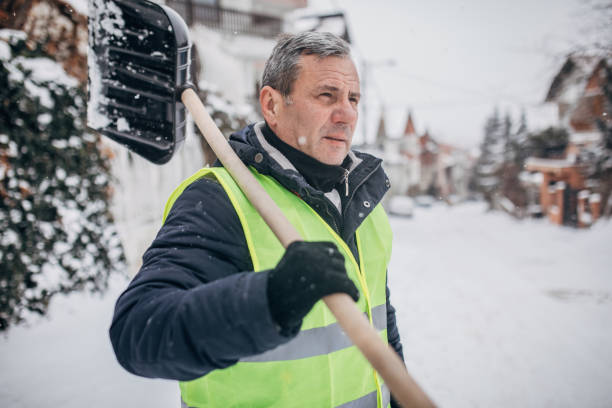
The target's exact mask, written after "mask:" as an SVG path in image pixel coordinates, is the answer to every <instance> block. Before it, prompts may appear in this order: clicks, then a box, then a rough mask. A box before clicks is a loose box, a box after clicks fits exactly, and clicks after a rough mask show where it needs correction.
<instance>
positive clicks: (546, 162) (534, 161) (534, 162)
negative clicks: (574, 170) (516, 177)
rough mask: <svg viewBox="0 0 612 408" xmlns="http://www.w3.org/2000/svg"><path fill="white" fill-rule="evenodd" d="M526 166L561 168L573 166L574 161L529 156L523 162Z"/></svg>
mask: <svg viewBox="0 0 612 408" xmlns="http://www.w3.org/2000/svg"><path fill="white" fill-rule="evenodd" d="M525 165H526V166H527V167H548V168H555V169H562V168H565V167H573V166H574V163H573V162H571V161H569V160H565V159H541V158H537V157H530V158H528V159H527V161H526V162H525Z"/></svg>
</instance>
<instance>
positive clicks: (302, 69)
mask: <svg viewBox="0 0 612 408" xmlns="http://www.w3.org/2000/svg"><path fill="white" fill-rule="evenodd" d="M328 82H329V83H335V84H336V85H345V86H348V87H349V88H350V90H351V91H352V92H359V85H360V84H359V73H358V72H357V67H356V64H355V61H354V60H353V59H352V58H351V57H350V56H348V55H347V56H327V57H321V56H319V55H309V54H302V55H301V56H300V59H299V60H298V71H297V76H296V81H295V82H294V83H301V84H304V83H306V84H309V85H315V84H317V85H320V84H321V83H328Z"/></svg>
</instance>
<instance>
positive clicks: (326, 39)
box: [261, 31, 351, 98]
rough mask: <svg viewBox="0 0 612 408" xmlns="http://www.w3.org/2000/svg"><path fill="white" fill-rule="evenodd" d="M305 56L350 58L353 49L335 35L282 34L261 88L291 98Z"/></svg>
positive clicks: (307, 32) (313, 32)
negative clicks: (302, 58) (302, 57)
mask: <svg viewBox="0 0 612 408" xmlns="http://www.w3.org/2000/svg"><path fill="white" fill-rule="evenodd" d="M302 55H317V56H318V57H319V58H325V57H332V56H334V57H349V56H350V55H351V49H350V47H349V44H348V43H347V42H346V41H344V40H343V39H342V38H340V37H338V36H336V35H334V34H332V33H323V32H316V31H305V32H301V33H298V34H283V35H281V36H280V37H279V39H278V42H277V43H276V46H274V49H273V50H272V54H271V55H270V58H268V61H266V66H265V68H264V72H263V78H262V81H261V86H262V87H264V86H266V85H267V86H270V87H272V88H274V89H276V90H277V91H279V92H280V93H281V95H283V96H284V97H285V98H286V97H288V96H289V94H290V93H291V88H292V86H293V83H294V82H295V80H296V79H297V77H298V74H299V72H300V65H299V61H300V57H301V56H302Z"/></svg>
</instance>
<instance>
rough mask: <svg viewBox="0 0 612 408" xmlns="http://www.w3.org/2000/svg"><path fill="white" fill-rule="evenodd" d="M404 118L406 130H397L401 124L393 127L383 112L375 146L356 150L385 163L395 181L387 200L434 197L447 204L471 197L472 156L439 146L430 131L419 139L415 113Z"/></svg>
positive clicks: (442, 145)
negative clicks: (394, 197)
mask: <svg viewBox="0 0 612 408" xmlns="http://www.w3.org/2000/svg"><path fill="white" fill-rule="evenodd" d="M404 117H405V121H404V122H403V126H402V127H399V126H397V125H398V124H399V122H398V121H397V120H396V121H394V122H393V123H392V124H391V126H389V125H388V122H387V118H388V117H387V115H386V114H385V111H384V110H383V111H382V112H381V116H380V119H379V122H378V127H377V132H376V137H375V140H374V142H373V143H371V144H362V145H360V146H356V147H357V148H358V149H359V150H362V151H365V152H367V153H371V154H374V155H376V156H378V157H381V158H382V159H383V166H384V169H385V172H386V173H387V175H388V176H389V179H390V181H391V189H390V190H389V192H388V194H387V196H388V197H389V198H391V197H393V196H396V195H409V196H418V195H432V196H437V197H442V198H444V199H447V200H448V199H449V197H450V196H451V195H452V196H454V197H457V198H459V199H464V198H465V197H467V194H468V179H469V174H470V173H469V171H470V168H471V159H470V157H469V154H468V153H467V152H466V151H465V150H463V149H459V148H457V147H455V146H452V145H450V144H446V143H439V142H438V141H436V140H435V139H434V138H433V137H432V136H431V134H430V133H429V132H428V131H425V132H424V133H423V134H421V135H419V134H418V133H417V131H416V127H415V122H414V118H413V114H412V112H410V111H408V113H407V114H406V115H405V116H404ZM395 119H398V118H395ZM400 119H401V118H400ZM396 129H402V130H401V131H397V130H396Z"/></svg>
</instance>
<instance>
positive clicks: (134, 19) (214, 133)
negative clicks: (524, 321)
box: [88, 0, 434, 407]
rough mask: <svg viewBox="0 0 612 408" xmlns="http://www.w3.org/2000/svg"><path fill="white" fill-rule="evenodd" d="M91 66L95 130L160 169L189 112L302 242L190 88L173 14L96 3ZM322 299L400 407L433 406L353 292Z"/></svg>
mask: <svg viewBox="0 0 612 408" xmlns="http://www.w3.org/2000/svg"><path fill="white" fill-rule="evenodd" d="M88 62H89V105H88V125H89V126H90V127H91V128H92V129H94V130H96V131H98V132H100V133H102V134H104V135H106V136H108V137H111V138H112V139H114V140H116V141H118V142H119V143H122V144H124V145H125V146H126V147H127V148H129V149H130V150H132V151H134V152H135V153H137V154H139V155H141V156H143V157H144V158H146V159H148V160H150V161H152V162H154V163H158V164H162V163H165V162H167V161H168V160H170V158H171V157H172V155H173V154H174V152H175V151H176V150H177V149H178V146H179V145H180V143H181V142H182V141H183V139H184V136H185V117H186V115H185V107H187V109H188V110H189V112H190V113H191V115H192V116H193V118H194V120H195V122H196V124H197V126H198V127H199V129H200V131H201V132H202V134H203V135H204V137H205V139H206V141H207V142H208V144H209V145H210V147H211V148H212V150H213V151H214V152H215V154H216V155H217V158H218V159H219V160H220V161H221V163H222V164H223V166H224V167H225V168H226V169H227V171H228V172H229V173H230V174H231V176H232V177H233V178H234V180H235V181H236V183H237V184H238V185H239V186H240V188H241V189H242V191H243V192H244V194H245V196H246V197H247V198H248V199H249V201H250V202H251V203H252V204H253V206H254V207H255V208H256V209H257V211H258V212H259V213H260V215H261V216H262V218H263V219H264V220H265V221H266V223H267V224H268V226H269V227H270V229H271V230H272V231H273V232H274V234H275V235H276V236H277V237H278V239H279V241H280V242H281V244H282V245H283V247H285V248H286V247H287V246H288V245H289V244H290V243H291V242H293V241H298V240H301V239H302V238H301V237H300V235H299V233H298V232H297V231H296V229H295V228H294V227H293V225H292V224H291V223H290V222H289V221H288V220H287V219H286V218H285V216H284V215H283V213H282V212H281V210H280V209H279V208H278V206H277V205H276V203H275V202H274V201H273V200H272V199H271V198H270V197H269V196H268V194H267V193H266V191H265V190H264V188H263V187H262V186H261V185H260V184H259V183H258V182H257V180H256V179H255V178H254V177H253V175H252V174H251V172H250V171H249V170H248V169H247V167H246V166H245V165H244V164H243V163H242V161H241V160H240V159H239V158H238V156H237V155H236V154H235V153H234V151H233V150H232V148H231V147H230V145H229V143H228V142H227V141H226V139H225V137H224V136H223V135H222V134H221V131H220V130H219V129H218V128H217V126H216V125H215V123H214V122H213V120H212V119H211V117H210V115H209V114H208V113H207V112H206V110H205V109H204V106H203V104H202V102H201V100H200V98H199V97H198V96H197V94H196V93H195V92H194V90H193V89H192V88H191V87H190V86H189V83H188V81H189V63H190V41H189V35H188V29H187V26H186V24H185V22H184V21H183V20H182V18H181V17H180V16H179V15H178V14H177V13H176V12H175V11H173V10H172V9H170V8H168V7H166V6H160V5H157V4H155V3H152V2H149V1H147V0H90V14H89V58H88ZM179 100H180V101H182V103H181V102H179ZM323 300H324V302H325V304H326V305H327V306H328V307H329V309H330V310H331V312H332V313H333V314H334V316H335V317H336V320H337V321H338V323H339V324H340V326H341V327H342V329H343V330H344V332H345V333H346V334H347V335H348V337H349V338H350V339H351V340H352V342H353V343H354V344H355V345H356V346H357V347H358V348H359V350H360V351H361V352H362V353H363V355H364V356H365V357H366V358H367V359H368V360H369V362H370V364H372V366H373V367H374V369H375V370H376V371H378V373H379V374H380V375H381V377H382V378H383V379H384V381H385V383H386V384H387V386H388V387H389V389H390V390H391V393H392V394H393V396H394V397H395V398H396V399H397V401H398V402H400V403H401V404H402V406H404V407H433V406H434V405H433V403H432V402H431V400H430V399H429V398H428V397H427V395H425V393H424V392H423V391H422V390H421V388H420V387H419V386H418V385H417V384H416V383H415V381H414V380H413V379H412V378H411V377H410V375H409V374H408V372H407V370H406V368H405V366H404V364H403V362H402V361H401V360H400V358H399V357H398V356H397V354H396V353H395V352H394V351H393V350H392V349H391V348H390V347H389V346H388V345H387V344H385V343H384V342H383V341H382V340H381V339H380V337H379V335H378V333H377V332H376V331H375V330H374V328H373V327H372V326H370V323H369V322H368V320H367V319H366V318H365V316H364V315H363V314H362V313H361V312H360V311H359V309H358V308H357V306H356V305H355V303H354V302H353V300H352V299H351V298H350V297H349V296H348V295H346V294H333V295H329V296H326V297H325V298H324V299H323Z"/></svg>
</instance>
